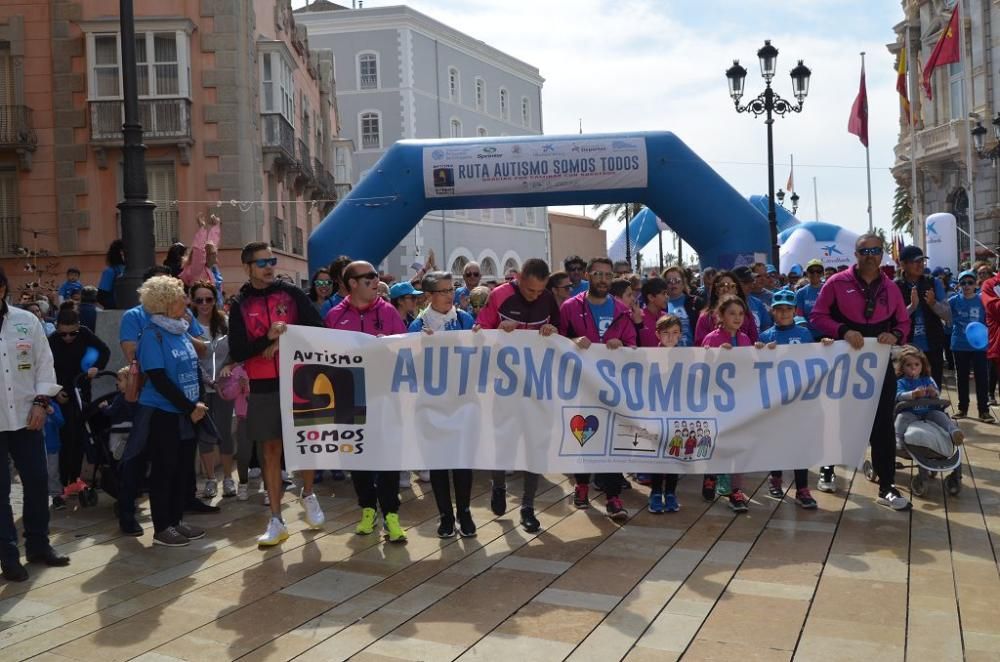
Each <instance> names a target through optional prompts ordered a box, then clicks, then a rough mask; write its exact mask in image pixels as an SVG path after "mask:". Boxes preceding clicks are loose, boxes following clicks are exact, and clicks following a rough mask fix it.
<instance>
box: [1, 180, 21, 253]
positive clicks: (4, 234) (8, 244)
mask: <svg viewBox="0 0 1000 662" xmlns="http://www.w3.org/2000/svg"><path fill="white" fill-rule="evenodd" d="M20 245H21V216H20V211H19V209H18V204H17V172H16V171H15V170H13V169H9V170H0V255H8V254H11V253H14V252H15V251H16V250H17V247H18V246H20Z"/></svg>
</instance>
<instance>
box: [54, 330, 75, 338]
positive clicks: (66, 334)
mask: <svg viewBox="0 0 1000 662" xmlns="http://www.w3.org/2000/svg"><path fill="white" fill-rule="evenodd" d="M59 335H60V336H62V337H63V338H74V337H76V336H78V335H80V332H79V331H60V332H59Z"/></svg>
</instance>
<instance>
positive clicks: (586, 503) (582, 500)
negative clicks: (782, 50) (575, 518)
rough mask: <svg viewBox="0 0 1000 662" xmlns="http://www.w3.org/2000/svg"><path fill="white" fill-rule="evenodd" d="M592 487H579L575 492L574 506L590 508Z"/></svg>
mask: <svg viewBox="0 0 1000 662" xmlns="http://www.w3.org/2000/svg"><path fill="white" fill-rule="evenodd" d="M589 495H590V486H589V485H577V486H576V489H575V490H574V491H573V505H574V506H576V507H577V508H581V509H582V508H590V498H589Z"/></svg>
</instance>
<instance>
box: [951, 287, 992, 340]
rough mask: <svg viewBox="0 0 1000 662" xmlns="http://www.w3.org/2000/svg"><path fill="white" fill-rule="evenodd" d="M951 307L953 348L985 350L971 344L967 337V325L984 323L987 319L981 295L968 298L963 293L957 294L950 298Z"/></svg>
mask: <svg viewBox="0 0 1000 662" xmlns="http://www.w3.org/2000/svg"><path fill="white" fill-rule="evenodd" d="M948 305H949V306H950V307H951V323H952V328H951V348H952V350H954V351H956V352H984V351H986V350H977V349H975V348H973V346H972V345H970V344H969V341H968V339H967V338H966V337H965V327H966V326H968V325H969V324H971V323H972V322H979V323H980V324H984V323H985V321H986V308H984V307H983V302H982V300H980V298H979V295H978V294H976V295H975V296H973V297H972V298H971V299H966V298H965V297H963V296H962V295H961V294H956V295H955V296H953V297H952V298H950V299H948Z"/></svg>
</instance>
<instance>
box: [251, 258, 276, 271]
mask: <svg viewBox="0 0 1000 662" xmlns="http://www.w3.org/2000/svg"><path fill="white" fill-rule="evenodd" d="M247 264H252V265H254V266H255V267H257V268H258V269H263V268H265V267H273V266H274V265H276V264H278V258H276V257H262V258H260V259H258V260H250V261H249V262H247Z"/></svg>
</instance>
